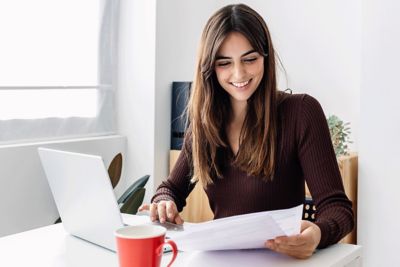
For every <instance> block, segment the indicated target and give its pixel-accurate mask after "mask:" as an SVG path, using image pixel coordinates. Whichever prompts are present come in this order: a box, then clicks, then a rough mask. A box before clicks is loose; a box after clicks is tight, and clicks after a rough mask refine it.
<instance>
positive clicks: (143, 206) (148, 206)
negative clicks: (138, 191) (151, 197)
mask: <svg viewBox="0 0 400 267" xmlns="http://www.w3.org/2000/svg"><path fill="white" fill-rule="evenodd" d="M149 209H150V205H149V204H143V205H141V206H140V207H139V211H144V210H149Z"/></svg>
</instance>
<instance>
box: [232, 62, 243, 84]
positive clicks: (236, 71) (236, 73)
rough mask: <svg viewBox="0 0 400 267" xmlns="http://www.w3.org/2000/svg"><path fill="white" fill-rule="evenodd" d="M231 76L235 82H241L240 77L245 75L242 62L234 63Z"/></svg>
mask: <svg viewBox="0 0 400 267" xmlns="http://www.w3.org/2000/svg"><path fill="white" fill-rule="evenodd" d="M232 76H233V78H234V79H235V81H236V82H242V79H243V78H244V77H245V76H246V69H245V68H244V66H243V65H242V64H235V66H234V67H233V73H232Z"/></svg>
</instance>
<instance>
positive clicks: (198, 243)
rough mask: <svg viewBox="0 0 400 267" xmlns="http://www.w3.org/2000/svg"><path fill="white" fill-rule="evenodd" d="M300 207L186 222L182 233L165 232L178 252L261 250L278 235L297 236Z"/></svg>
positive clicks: (300, 214)
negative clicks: (266, 242) (201, 221)
mask: <svg viewBox="0 0 400 267" xmlns="http://www.w3.org/2000/svg"><path fill="white" fill-rule="evenodd" d="M302 212H303V205H299V206H297V207H294V208H291V209H284V210H274V211H265V212H257V213H250V214H244V215H238V216H232V217H227V218H222V219H217V220H213V221H209V222H204V223H196V224H193V223H185V224H184V230H183V231H176V232H172V231H171V232H168V236H169V237H170V238H171V239H172V240H174V241H175V243H176V244H177V245H178V249H179V250H181V251H195V250H203V251H206V250H230V249H254V248H263V247H264V243H265V241H267V240H268V239H273V238H275V237H277V236H284V235H286V236H289V235H295V234H298V233H300V225H301V216H302Z"/></svg>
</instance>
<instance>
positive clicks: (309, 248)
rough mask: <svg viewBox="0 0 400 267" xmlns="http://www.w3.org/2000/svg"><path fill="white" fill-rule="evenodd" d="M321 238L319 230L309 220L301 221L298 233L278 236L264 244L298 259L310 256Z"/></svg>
mask: <svg viewBox="0 0 400 267" xmlns="http://www.w3.org/2000/svg"><path fill="white" fill-rule="evenodd" d="M320 240H321V230H320V229H319V227H318V225H316V224H315V223H312V222H310V221H304V220H303V221H301V230H300V234H298V235H293V236H279V237H277V238H275V239H271V240H268V241H267V242H265V246H266V247H267V248H269V249H271V250H273V251H276V252H279V253H283V254H286V255H289V256H292V257H295V258H298V259H307V258H309V257H311V255H312V254H313V252H314V251H315V249H316V248H317V246H318V244H319V241H320Z"/></svg>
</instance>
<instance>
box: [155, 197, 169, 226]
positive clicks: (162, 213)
mask: <svg viewBox="0 0 400 267" xmlns="http://www.w3.org/2000/svg"><path fill="white" fill-rule="evenodd" d="M157 212H158V218H159V220H160V223H165V221H166V220H167V212H166V201H160V203H158V206H157Z"/></svg>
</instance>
